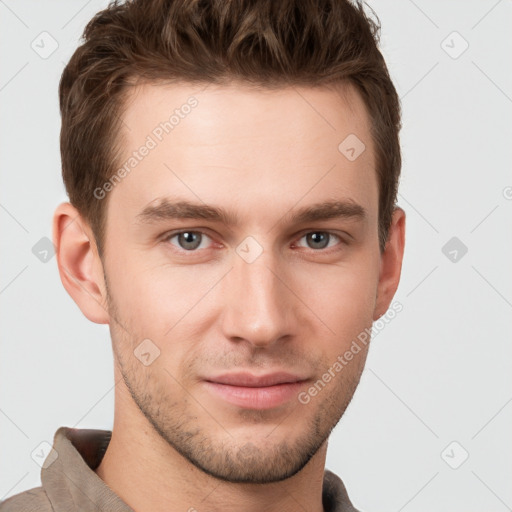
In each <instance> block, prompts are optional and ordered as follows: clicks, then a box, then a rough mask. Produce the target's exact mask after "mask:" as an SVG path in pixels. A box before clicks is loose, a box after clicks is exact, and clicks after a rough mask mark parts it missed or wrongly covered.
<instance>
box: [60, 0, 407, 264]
mask: <svg viewBox="0 0 512 512" xmlns="http://www.w3.org/2000/svg"><path fill="white" fill-rule="evenodd" d="M379 30H380V27H379V23H378V20H377V19H376V17H375V16H373V17H369V16H368V15H367V14H366V13H365V11H364V8H363V6H362V4H361V3H359V2H358V3H352V2H350V1H349V0H277V1H276V0H230V1H226V0H128V1H126V2H124V3H120V2H119V1H118V0H114V1H113V2H111V3H110V4H109V5H108V7H107V8H106V9H104V10H102V11H100V12H99V13H97V14H96V15H95V16H94V17H93V18H92V19H91V21H90V22H89V23H88V24H87V26H86V28H85V30H84V33H83V37H82V39H83V43H82V44H81V45H80V46H79V47H78V49H77V50H76V51H75V53H74V54H73V56H72V57H71V59H70V61H69V63H68V65H67V66H66V68H65V69H64V71H63V73H62V77H61V80H60V84H59V100H60V109H61V114H62V128H61V135H60V149H61V156H62V175H63V179H64V184H65V186H66V190H67V193H68V196H69V199H70V202H71V204H73V205H74V206H75V208H77V210H78V211H79V213H80V214H81V215H82V217H83V218H84V219H85V220H86V221H87V222H88V223H89V225H90V226H91V229H92V231H93V234H94V237H95V239H96V244H97V246H98V250H99V254H100V256H101V255H102V254H103V250H104V236H105V225H106V218H105V212H106V206H107V201H108V197H107V198H106V199H105V200H101V199H98V198H96V197H95V195H94V194H93V191H94V190H95V189H97V187H101V186H102V185H103V184H104V183H105V182H107V181H108V180H109V179H110V178H111V176H112V175H113V174H114V173H115V172H116V169H117V167H118V166H119V164H120V155H121V152H122V149H123V148H122V136H121V133H122V121H121V119H120V116H121V114H122V110H123V99H124V98H125V97H126V92H127V88H128V87H130V86H132V85H134V83H137V82H138V83H141V82H148V83H159V82H161V81H165V82H173V81H175V82H182V83H201V82H202V83H217V84H222V83H226V82H229V81H232V80H238V81H241V82H242V83H246V84H251V85H253V86H258V87H260V86H261V87H264V88H265V87H266V88H276V87H285V86H290V85H303V86H332V85H336V84H341V83H343V82H349V83H351V84H352V85H354V86H355V87H356V88H357V90H358V92H359V93H360V94H361V96H362V98H363V100H364V103H365V105H366V108H367V111H368V114H369V118H370V120H371V131H372V137H373V142H374V147H375V157H376V162H375V165H376V172H377V177H378V183H379V247H380V250H381V251H383V250H384V248H385V244H386V240H387V236H388V232H389V226H390V224H391V217H392V213H393V209H394V207H395V201H396V195H397V191H398V180H399V176H400V168H401V155H400V145H399V136H398V134H399V130H400V103H399V99H398V95H397V93H396V90H395V88H394V86H393V83H392V81H391V79H390V76H389V73H388V70H387V67H386V64H385V62H384V58H383V57H382V55H381V53H380V51H379V49H378V42H379ZM340 142H341V141H340Z"/></svg>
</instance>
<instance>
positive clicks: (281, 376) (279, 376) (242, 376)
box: [205, 372, 306, 388]
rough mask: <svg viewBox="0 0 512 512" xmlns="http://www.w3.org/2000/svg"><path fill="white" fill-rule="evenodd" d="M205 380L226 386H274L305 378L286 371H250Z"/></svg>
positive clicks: (300, 380)
mask: <svg viewBox="0 0 512 512" xmlns="http://www.w3.org/2000/svg"><path fill="white" fill-rule="evenodd" d="M205 380H206V381H207V382H215V383H217V384H226V385H228V386H238V387H248V388H263V387H268V386H276V385H278V384H288V383H296V382H302V381H304V380H306V378H305V377H300V376H298V375H293V374H291V373H286V372H275V373H268V374H266V375H259V376H258V375H252V374H250V373H230V374H225V375H220V376H218V377H212V378H208V379H205Z"/></svg>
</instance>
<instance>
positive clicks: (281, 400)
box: [204, 372, 308, 410]
mask: <svg viewBox="0 0 512 512" xmlns="http://www.w3.org/2000/svg"><path fill="white" fill-rule="evenodd" d="M307 381H308V378H306V377H302V376H299V375H294V374H290V373H286V372H276V373H269V374H265V375H259V376H258V375H252V374H250V373H232V374H225V375H220V376H218V377H211V378H208V379H205V380H204V384H205V386H206V388H207V389H208V391H209V392H210V393H211V394H212V395H214V396H215V397H216V398H220V399H221V400H223V401H225V402H228V403H230V404H232V405H235V406H237V407H241V408H244V409H259V410H262V409H272V408H275V407H278V406H280V405H283V404H286V403H288V402H289V401H290V400H291V399H293V398H295V397H297V395H298V393H299V391H300V389H301V388H302V387H303V386H304V384H305V383H306V382H307Z"/></svg>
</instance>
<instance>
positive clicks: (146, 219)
mask: <svg viewBox="0 0 512 512" xmlns="http://www.w3.org/2000/svg"><path fill="white" fill-rule="evenodd" d="M283 218H286V220H287V221H288V222H291V223H296V224H302V223H306V222H315V221H320V220H329V219H349V220H351V219H353V220H360V221H361V220H365V219H366V218H367V211H366V209H365V208H364V207H363V206H361V205H360V204H358V203H356V202H354V201H352V200H331V201H323V202H321V203H316V204H313V205H310V206H306V207H303V208H300V209H298V210H296V211H290V212H288V213H287V214H285V215H284V216H283ZM177 219H178V220H179V219H201V220H207V221H212V222H220V223H223V224H225V225H226V226H236V225H238V224H239V221H238V217H237V215H235V214H234V213H233V212H230V211H228V210H225V209H224V208H219V207H215V206H211V205H207V204H200V203H192V202H189V201H172V200H171V199H169V198H165V197H164V198H159V199H156V200H154V201H151V203H150V204H148V205H147V206H146V207H145V208H144V209H143V210H142V211H141V212H140V213H139V214H138V215H137V216H136V217H135V220H136V222H137V223H140V224H148V223H149V224H158V223H160V222H164V221H168V220H177Z"/></svg>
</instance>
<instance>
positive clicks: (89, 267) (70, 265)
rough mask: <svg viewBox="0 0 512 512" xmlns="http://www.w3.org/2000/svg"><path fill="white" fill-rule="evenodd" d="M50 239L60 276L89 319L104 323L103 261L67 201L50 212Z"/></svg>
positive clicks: (80, 220) (105, 314) (86, 227)
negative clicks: (51, 237)
mask: <svg viewBox="0 0 512 512" xmlns="http://www.w3.org/2000/svg"><path fill="white" fill-rule="evenodd" d="M53 243H54V245H55V255H56V258H57V265H58V268H59V274H60V279H61V281H62V284H63V285H64V288H66V290H67V292H68V293H69V295H71V298H72V299H73V300H74V301H75V302H76V303H77V305H78V307H79V308H80V310H81V311H82V313H83V314H84V315H85V316H86V317H87V318H88V319H89V320H91V322H95V323H97V324H108V323H109V315H108V308H107V301H106V298H107V296H106V288H105V283H104V277H103V265H102V262H101V259H100V257H99V255H98V251H97V247H96V242H95V240H94V236H93V234H92V230H91V229H90V226H89V225H88V224H87V222H85V221H84V220H83V219H82V217H81V215H80V214H79V213H78V210H77V209H76V208H75V207H74V206H73V205H71V203H61V204H60V205H59V206H58V207H57V209H56V210H55V213H54V215H53Z"/></svg>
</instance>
